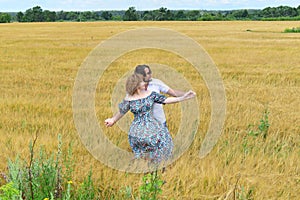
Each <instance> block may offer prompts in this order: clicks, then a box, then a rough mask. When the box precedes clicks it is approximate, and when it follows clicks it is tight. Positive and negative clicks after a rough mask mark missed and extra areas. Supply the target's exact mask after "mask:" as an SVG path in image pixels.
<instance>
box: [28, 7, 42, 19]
mask: <svg viewBox="0 0 300 200" xmlns="http://www.w3.org/2000/svg"><path fill="white" fill-rule="evenodd" d="M24 21H26V22H42V21H44V15H43V10H42V8H41V7H40V6H35V7H33V8H30V9H28V10H26V11H25V16H24Z"/></svg>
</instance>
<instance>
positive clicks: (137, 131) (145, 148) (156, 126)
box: [119, 92, 173, 163]
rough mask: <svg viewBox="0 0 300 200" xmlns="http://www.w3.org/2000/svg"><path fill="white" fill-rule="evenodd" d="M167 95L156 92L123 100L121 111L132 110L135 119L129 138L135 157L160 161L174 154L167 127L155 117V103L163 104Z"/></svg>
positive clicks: (155, 161) (154, 161)
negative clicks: (153, 111)
mask: <svg viewBox="0 0 300 200" xmlns="http://www.w3.org/2000/svg"><path fill="white" fill-rule="evenodd" d="M165 99H166V97H165V96H164V95H161V94H159V93H156V92H152V93H151V94H150V95H149V96H147V97H145V98H142V99H137V100H130V101H128V100H123V101H122V103H120V104H119V110H120V113H122V114H125V113H126V112H127V111H128V110H130V111H131V112H132V113H133V114H134V120H133V122H132V124H131V126H130V129H129V133H128V140H129V144H130V147H131V149H132V151H133V153H134V155H135V158H144V159H147V160H150V161H151V162H153V163H160V162H161V161H163V160H165V161H166V160H168V159H169V158H171V156H172V150H173V141H172V137H171V135H170V134H169V131H168V129H167V127H166V126H165V125H163V124H161V123H160V122H159V121H158V120H157V119H155V118H154V117H153V114H152V107H153V104H154V103H160V104H162V103H163V102H164V100H165Z"/></svg>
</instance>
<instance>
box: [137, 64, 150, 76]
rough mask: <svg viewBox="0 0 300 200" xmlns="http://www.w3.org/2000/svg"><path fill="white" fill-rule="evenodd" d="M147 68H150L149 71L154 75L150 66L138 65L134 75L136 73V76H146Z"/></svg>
mask: <svg viewBox="0 0 300 200" xmlns="http://www.w3.org/2000/svg"><path fill="white" fill-rule="evenodd" d="M146 68H148V69H149V72H150V73H152V72H151V69H150V67H149V66H148V65H137V66H136V67H135V70H134V73H135V74H141V75H143V76H146V73H145V69H146Z"/></svg>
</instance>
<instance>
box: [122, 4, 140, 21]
mask: <svg viewBox="0 0 300 200" xmlns="http://www.w3.org/2000/svg"><path fill="white" fill-rule="evenodd" d="M123 20H124V21H137V20H139V14H138V13H137V12H136V9H135V7H129V9H128V10H126V12H125V14H124V16H123Z"/></svg>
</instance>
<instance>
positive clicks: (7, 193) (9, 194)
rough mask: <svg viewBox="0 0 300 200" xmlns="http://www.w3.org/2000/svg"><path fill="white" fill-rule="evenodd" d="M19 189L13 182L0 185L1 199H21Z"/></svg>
mask: <svg viewBox="0 0 300 200" xmlns="http://www.w3.org/2000/svg"><path fill="white" fill-rule="evenodd" d="M20 194H21V193H20V191H19V190H18V189H17V188H16V187H15V184H14V183H13V182H9V183H7V184H5V185H3V186H1V187H0V199H1V200H17V199H22V198H21V195H20Z"/></svg>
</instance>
